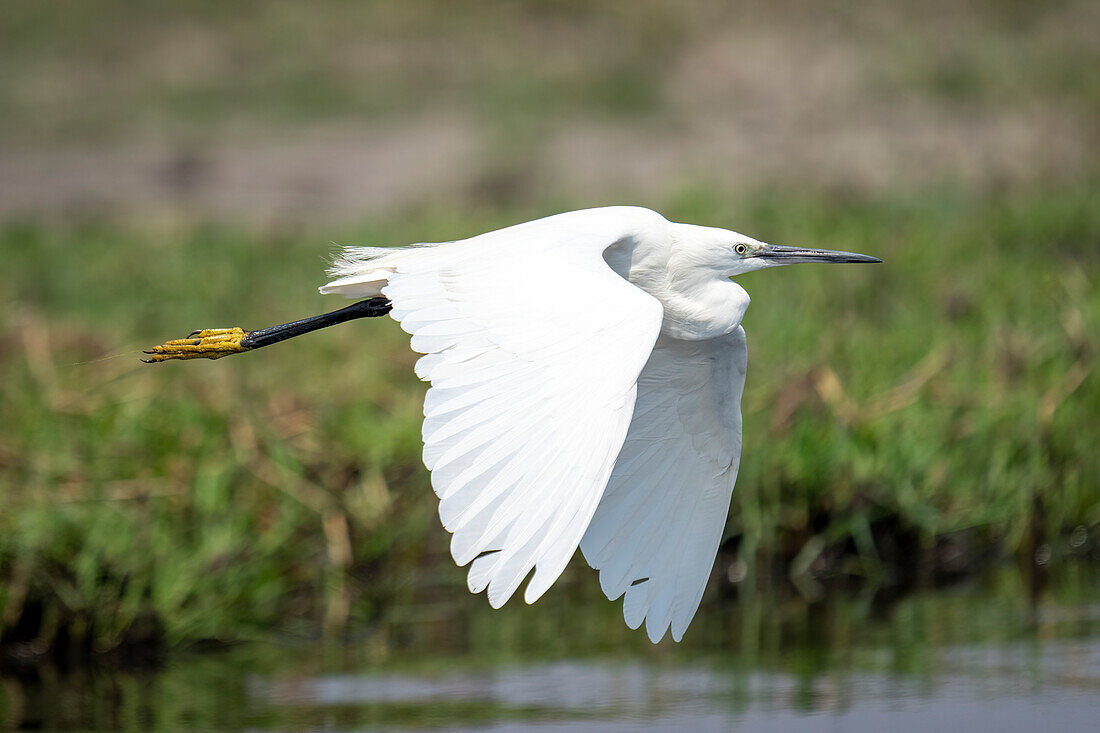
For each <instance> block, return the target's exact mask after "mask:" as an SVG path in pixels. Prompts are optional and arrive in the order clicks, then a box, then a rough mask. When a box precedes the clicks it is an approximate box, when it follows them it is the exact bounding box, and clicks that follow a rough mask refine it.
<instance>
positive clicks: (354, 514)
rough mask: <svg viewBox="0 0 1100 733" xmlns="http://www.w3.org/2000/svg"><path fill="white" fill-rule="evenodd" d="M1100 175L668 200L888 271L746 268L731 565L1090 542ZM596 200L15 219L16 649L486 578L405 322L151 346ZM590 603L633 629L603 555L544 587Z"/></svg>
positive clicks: (10, 580) (763, 570)
mask: <svg viewBox="0 0 1100 733" xmlns="http://www.w3.org/2000/svg"><path fill="white" fill-rule="evenodd" d="M1095 190H1096V187H1095V186H1094V185H1092V184H1089V185H1086V186H1080V187H1067V188H1065V189H1062V190H1053V191H1050V190H1034V191H1031V192H1027V193H1014V194H1012V195H1011V196H977V195H974V194H966V193H962V192H958V191H951V190H943V191H932V192H927V193H925V194H923V195H921V196H916V197H902V198H896V197H895V198H891V197H889V196H884V197H881V198H878V199H862V198H853V197H845V196H841V195H834V196H824V195H814V196H803V197H801V198H800V197H797V196H795V197H792V196H791V195H789V194H787V195H783V196H779V195H769V194H767V193H763V194H761V195H759V196H756V197H748V198H743V199H735V200H733V201H731V200H729V199H727V198H724V197H722V196H720V195H719V194H718V193H716V192H714V191H711V190H708V189H698V190H687V191H683V192H682V193H681V194H679V195H678V196H673V197H672V198H671V199H670V200H669V202H668V205H667V206H664V207H663V209H662V210H663V212H664V213H665V214H666V215H668V216H669V217H670V218H673V219H676V220H681V221H698V222H706V223H708V224H715V225H728V226H737V227H739V228H743V229H745V230H746V231H748V232H750V233H752V234H753V235H755V236H758V237H759V238H761V239H764V240H767V241H774V242H788V243H806V244H813V245H816V246H822V247H828V248H831V249H843V250H852V251H861V252H868V253H873V254H875V255H878V256H881V257H882V258H883V259H884V260H885V262H886V264H885V265H882V266H878V267H875V268H864V267H831V268H824V267H808V266H807V267H792V268H783V269H782V270H776V271H768V272H764V273H754V274H751V275H749V276H746V277H744V278H743V279H742V282H743V283H744V285H745V286H746V288H747V289H748V290H749V291H750V293H751V294H752V297H753V305H752V306H751V307H750V309H749V312H748V315H747V317H746V321H745V325H746V330H747V331H748V334H749V341H750V354H751V356H750V367H749V368H750V373H749V380H748V387H747V390H746V394H745V398H744V413H745V444H744V457H743V460H742V467H741V474H740V477H739V480H738V485H737V490H736V492H735V498H734V502H733V508H732V512H731V516H730V520H729V526H728V531H727V538H728V542H727V543H726V544H725V545H724V548H723V551H722V554H721V555H720V559H719V563H718V572H717V574H718V575H720V576H723V577H726V576H728V577H731V578H732V577H733V576H734V575H737V574H738V573H739V572H740V571H736V569H737V568H744V570H745V573H747V574H748V576H749V578H750V579H754V578H755V579H760V578H765V577H767V576H768V575H769V572H770V570H771V569H772V568H776V567H778V568H787V567H790V568H792V571H791V572H792V574H793V575H794V576H795V580H796V581H797V582H799V583H800V588H803V589H804V590H805V589H806V588H809V589H810V590H808V591H806V592H809V593H811V594H812V593H814V592H815V591H813V586H814V585H815V584H816V583H817V582H818V581H819V580H827V579H828V577H829V576H836V577H841V578H843V577H849V578H869V579H871V580H872V581H874V583H877V584H885V585H891V584H897V583H900V582H903V580H904V579H903V578H901V577H900V575H902V574H903V572H902V570H899V569H898V568H904V567H905V566H907V565H913V564H914V563H917V564H924V563H926V564H927V565H928V566H929V569H928V570H927V572H928V573H929V574H931V575H932V576H935V575H937V574H939V573H941V571H942V573H944V574H947V575H949V574H951V573H960V572H967V571H971V570H973V569H974V568H976V567H978V566H980V565H981V564H982V563H983V562H986V561H988V560H989V559H991V558H996V557H1002V556H1003V555H1004V554H1005V553H1018V554H1020V555H1021V556H1022V557H1024V558H1026V559H1029V560H1030V558H1031V557H1032V556H1033V555H1036V553H1040V554H1041V555H1042V561H1043V562H1058V561H1060V559H1061V558H1064V557H1068V556H1071V555H1074V554H1089V553H1094V552H1095V543H1096V542H1097V540H1098V538H1100V486H1098V485H1097V483H1096V480H1095V478H1096V476H1098V475H1100V453H1098V452H1097V451H1096V450H1095V446H1096V445H1097V444H1098V443H1100V424H1098V422H1097V420H1096V415H1098V414H1100V378H1098V376H1097V373H1096V370H1095V368H1094V367H1095V360H1096V354H1097V349H1098V347H1100V342H1098V334H1100V295H1098V292H1100V291H1098V288H1097V277H1098V275H1100V257H1098V255H1097V253H1098V252H1100V209H1098V208H1097V207H1096V206H1095ZM780 202H781V203H780ZM579 204H580V202H574V201H568V200H562V201H555V202H552V203H544V204H543V205H540V206H538V207H535V206H531V207H527V208H515V209H489V210H486V209H476V208H469V209H462V210H456V209H433V210H428V209H425V210H420V211H414V212H405V213H404V214H403V215H402V216H399V217H395V218H393V219H392V220H388V221H372V222H369V223H364V224H362V225H359V226H347V227H345V228H343V229H342V230H341V231H338V232H333V231H332V230H327V231H324V232H320V231H313V230H306V229H300V230H297V231H286V230H283V231H279V232H278V233H274V232H272V231H266V230H263V229H246V228H233V227H229V226H224V225H219V226H210V225H195V224H190V223H185V222H180V221H177V220H163V221H145V222H142V223H134V222H121V221H110V220H101V221H90V222H89V221H85V222H83V223H73V222H62V223H43V222H35V223H26V224H7V225H5V226H3V228H2V230H0V259H2V261H3V262H4V263H5V267H4V268H3V270H0V293H3V296H2V298H3V300H2V301H0V308H2V314H3V316H2V319H0V329H2V330H0V404H2V405H3V421H2V423H0V487H2V489H0V618H2V623H3V626H2V628H3V634H4V637H3V638H4V640H5V641H6V642H8V643H9V644H24V645H26V644H31V646H29V647H26V648H25V651H27V650H29V651H28V652H27V653H40V652H42V651H43V649H42V648H39V647H34V646H33V644H40V645H41V644H47V645H49V646H53V647H62V646H63V647H67V648H71V649H76V650H79V649H85V650H92V651H109V650H112V649H116V648H119V647H125V646H126V645H127V644H128V643H136V642H146V641H149V640H150V639H153V640H163V641H166V642H167V643H169V644H178V643H181V642H184V641H187V640H195V639H222V640H233V639H243V638H251V637H256V636H260V635H264V634H266V633H269V632H270V631H271V630H273V629H279V630H282V631H287V632H291V633H296V634H300V635H306V636H313V635H316V634H318V633H321V632H322V631H323V630H326V629H327V630H330V631H334V630H340V629H344V628H348V627H350V628H364V627H369V626H370V625H371V624H375V623H379V622H382V621H384V620H385V619H387V618H388V615H389V614H390V613H391V612H392V609H394V608H398V607H400V608H402V609H404V610H403V611H402V613H408V612H409V608H416V607H420V608H422V609H423V612H424V613H428V614H431V613H442V612H445V611H444V610H440V609H436V608H435V606H434V604H433V603H432V599H433V598H434V597H435V596H434V595H433V594H435V593H437V592H439V591H438V590H433V589H438V588H444V589H448V588H449V589H459V590H461V589H462V588H464V573H463V571H461V570H458V569H455V568H454V567H453V566H452V564H451V561H450V558H449V555H448V553H447V535H446V533H445V532H443V531H442V530H441V529H440V528H439V526H438V522H437V520H436V518H435V514H434V513H435V500H434V496H433V494H432V492H431V489H430V487H429V484H428V479H427V472H426V471H425V470H424V469H423V468H422V466H421V464H420V461H419V448H420V443H419V408H420V401H421V396H422V391H423V388H424V387H423V385H421V384H420V383H419V382H417V381H416V379H415V377H414V376H413V375H412V368H411V367H412V364H413V362H414V355H413V354H412V353H411V352H410V351H409V350H408V347H407V344H406V337H405V336H404V334H403V333H401V332H400V330H399V329H398V328H397V327H396V326H395V325H394V324H393V323H392V322H390V321H389V319H378V320H375V321H370V322H362V321H360V322H354V323H352V324H348V325H345V326H341V327H339V328H335V329H331V330H327V331H322V332H319V333H317V334H313V335H310V336H307V337H304V338H302V339H298V340H295V341H292V342H289V343H287V344H282V345H278V346H274V347H271V348H270V349H268V350H265V351H264V352H263V353H261V354H248V355H244V356H240V357H236V358H232V359H223V360H221V361H217V362H205V361H204V362H197V363H169V364H164V365H158V366H145V365H141V364H138V363H137V357H138V356H139V354H138V353H137V349H138V348H140V347H143V346H147V345H150V344H153V343H158V342H160V341H162V340H163V339H164V338H166V337H172V336H176V335H182V334H185V333H187V332H188V331H190V330H191V329H192V328H196V327H213V326H223V325H241V326H243V327H246V328H256V327H260V326H265V325H270V324H272V323H277V322H283V321H287V320H292V319H294V318H297V317H301V316H303V315H307V314H310V313H314V312H319V311H321V310H324V309H332V308H334V307H336V306H339V305H340V303H339V302H333V301H331V300H322V299H321V298H319V297H318V296H316V295H315V294H314V293H313V292H312V290H311V286H313V285H315V284H319V283H320V282H321V281H322V277H323V275H322V272H321V270H322V268H323V265H324V261H325V255H326V254H327V253H326V249H331V248H332V247H331V246H326V245H324V244H320V243H323V242H326V241H329V240H336V241H339V242H347V243H372V244H386V243H392V244H403V243H407V242H411V241H437V240H444V239H451V238H454V237H457V236H466V235H471V234H474V233H476V232H478V231H482V230H486V229H489V228H491V227H494V226H502V225H505V224H508V223H512V222H515V221H519V220H523V219H527V218H532V217H534V216H537V215H541V214H545V213H549V211H550V210H552V209H553V208H570V207H573V206H576V205H579ZM949 551H950V552H949ZM735 571H736V572H735ZM741 574H744V573H741ZM751 584H752V583H749V585H751ZM714 585H715V584H712V590H711V591H710V595H709V596H708V598H713V595H714V594H715V593H721V592H725V591H723V590H717V591H716V590H714V588H713V586H714ZM718 586H720V588H728V587H729V586H728V584H718ZM567 598H582V599H590V600H591V603H590V604H587V603H586V608H587V607H589V606H591V608H590V609H589V610H590V611H591V610H592V609H595V608H604V609H605V610H606V613H605V614H603V615H602V616H598V617H597V616H593V620H592V623H593V624H596V625H598V626H600V628H601V629H603V632H601V633H610V632H608V631H607V630H608V629H617V628H619V625H620V624H619V623H618V622H616V623H614V624H608V625H606V626H605V625H603V622H602V621H601V619H613V618H614V617H617V616H618V613H619V612H618V609H617V604H616V605H614V606H613V605H612V604H609V603H606V601H599V600H598V599H599V590H598V586H597V584H596V582H595V577H594V575H593V574H592V573H590V572H588V571H586V570H584V569H583V568H582V567H581V563H580V561H577V562H576V563H575V564H574V566H573V567H572V568H571V569H570V570H569V571H568V572H567V574H566V577H565V578H564V579H563V583H562V584H561V585H560V586H559V587H556V588H555V589H554V590H553V591H551V593H550V594H549V595H548V597H547V599H546V600H544V601H543V602H542V603H540V604H539V605H540V606H541V607H543V608H545V607H546V606H548V605H549V606H553V605H554V604H563V603H564V602H565V600H566V599H567ZM472 602H476V603H480V602H481V599H472ZM711 602H713V601H709V602H708V601H707V600H704V606H703V612H702V613H703V615H706V613H707V611H706V609H707V607H708V603H711ZM483 605H484V604H481V606H483ZM481 606H478V607H479V608H480V609H481V610H480V612H481V613H483V614H484V615H486V616H488V615H489V611H488V609H487V607H486V608H481ZM433 609H434V610H433ZM515 613H521V611H516V612H515ZM525 618H527V619H528V620H530V619H532V618H533V616H525ZM494 623H496V622H495V621H494ZM621 631H622V634H621V635H620V634H618V633H616V634H615V636H614V637H613V638H616V639H620V638H621V636H622V635H625V634H628V633H629V632H628V631H627V630H626V629H625V628H623V629H622V630H621ZM530 633H533V634H536V635H537V632H535V631H531V632H530ZM609 638H612V637H609ZM20 648H24V647H20ZM36 650H37V651H36Z"/></svg>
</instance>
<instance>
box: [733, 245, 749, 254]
mask: <svg viewBox="0 0 1100 733" xmlns="http://www.w3.org/2000/svg"><path fill="white" fill-rule="evenodd" d="M733 251H734V252H736V253H737V254H739V255H743V254H745V253H746V252H748V251H749V248H748V247H746V246H745V245H743V244H739V245H737V246H736V247H734V248H733Z"/></svg>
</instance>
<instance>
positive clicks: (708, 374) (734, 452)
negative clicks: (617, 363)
mask: <svg viewBox="0 0 1100 733" xmlns="http://www.w3.org/2000/svg"><path fill="white" fill-rule="evenodd" d="M747 354H748V351H747V348H746V343H745V331H744V329H742V328H741V327H740V326H739V327H738V328H737V329H736V330H735V331H733V332H732V333H730V334H729V335H728V336H724V337H722V338H717V339H711V340H708V341H681V340H678V339H671V338H668V337H666V336H662V337H661V338H660V339H658V340H657V344H656V347H655V348H654V350H653V354H652V355H651V356H650V358H649V362H648V363H647V364H646V366H645V369H643V370H642V374H641V376H640V377H639V378H638V398H637V402H636V404H635V407H634V417H633V420H632V421H631V423H630V431H629V432H628V433H627V437H626V441H625V443H624V444H623V448H622V451H621V453H620V454H619V458H618V461H617V463H616V465H615V470H614V472H613V473H612V475H611V479H610V481H609V483H608V485H607V490H606V491H605V492H604V495H603V498H602V499H601V500H600V504H599V506H598V507H597V508H596V513H595V515H594V516H593V518H592V522H591V524H590V525H589V527H588V531H587V532H586V534H585V535H584V538H583V539H582V540H581V551H582V552H583V553H584V556H585V559H587V560H588V563H589V565H591V566H592V567H593V568H596V569H597V570H599V571H600V586H601V587H602V588H603V591H604V593H606V594H607V597H608V598H610V599H611V600H615V599H616V598H618V597H619V596H621V595H623V594H624V593H625V595H626V598H625V599H624V601H623V616H624V617H625V618H626V623H627V625H628V626H630V628H632V629H636V628H638V626H639V625H641V623H642V621H643V619H644V620H645V622H646V631H647V633H648V634H649V638H650V639H651V640H652V641H653V642H654V643H656V642H658V641H660V639H661V637H663V636H664V634H665V631H666V630H667V629H668V628H669V625H670V624H671V626H672V638H673V639H675V640H676V641H679V640H680V639H681V637H683V635H684V631H685V630H686V629H687V627H688V624H689V623H691V619H692V617H694V616H695V611H696V610H697V609H698V608H699V601H700V599H701V598H702V597H703V589H704V588H705V587H706V584H707V580H708V579H709V577H710V570H711V567H712V566H713V565H714V557H715V554H716V553H717V550H718V543H719V542H720V541H721V538H722V531H723V528H724V527H725V523H726V514H727V512H728V511H729V504H730V497H731V495H732V492H733V484H734V482H735V481H736V480H737V466H738V462H739V460H740V457H741V392H742V390H743V389H744V386H745V368H746V364H747Z"/></svg>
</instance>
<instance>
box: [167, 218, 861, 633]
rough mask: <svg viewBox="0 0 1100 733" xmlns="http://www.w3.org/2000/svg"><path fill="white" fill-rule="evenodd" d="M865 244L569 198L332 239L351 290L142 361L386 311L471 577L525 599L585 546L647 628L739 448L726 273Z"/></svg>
mask: <svg viewBox="0 0 1100 733" xmlns="http://www.w3.org/2000/svg"><path fill="white" fill-rule="evenodd" d="M880 261H881V260H879V259H877V258H875V257H870V256H868V255H862V254H854V253H851V252H834V251H830V250H820V249H804V248H800V247H786V246H779V245H774V244H766V243H764V242H760V241H757V240H755V239H753V238H752V237H747V236H745V235H743V234H738V233H737V232H733V231H730V230H727V229H718V228H713V227H706V226H697V225H692V224H677V223H674V222H671V221H668V220H667V219H665V218H664V217H663V216H661V215H660V214H658V213H656V212H654V211H651V210H649V209H645V208H639V207H630V206H613V207H605V208H596V209H585V210H581V211H572V212H567V213H563V214H558V215H555V216H550V217H547V218H544V219H538V220H536V221H531V222H527V223H524V224H519V225H516V226H511V227H508V228H505V229H500V230H497V231H493V232H488V233H486V234H481V235H479V236H476V237H472V238H470V239H464V240H461V241H454V242H444V243H439V244H415V245H412V246H408V247H401V248H381V247H349V248H346V249H344V250H343V252H342V253H341V254H340V255H339V256H338V259H337V260H336V261H335V264H334V265H333V266H332V268H331V269H330V271H329V274H330V275H331V277H332V280H331V281H330V282H328V283H327V284H325V285H322V286H321V288H320V291H321V293H323V294H335V295H342V296H345V297H347V298H354V299H360V302H358V303H356V304H354V305H352V306H349V307H347V308H344V309H341V310H338V311H334V312H332V313H327V314H323V315H319V316H314V317H312V318H307V319H304V320H302V321H296V322H294V323H289V324H283V325H280V326H273V327H270V328H265V329H260V330H257V331H245V330H243V329H240V328H232V329H206V330H202V331H196V332H193V333H192V334H191V336H189V337H188V338H186V339H177V340H174V341H169V342H167V343H165V344H163V345H161V346H157V347H154V348H153V349H151V350H150V351H149V352H147V353H148V354H150V356H149V358H148V359H147V361H151V362H159V361H165V360H168V359H191V358H219V357H221V356H226V355H228V354H235V353H240V352H244V351H250V350H253V349H256V348H259V347H262V346H266V345H269V344H271V343H276V342H278V341H282V340H285V339H287V338H290V337H293V336H298V335H301V334H302V333H307V332H309V331H313V330H316V329H318V328H324V327H326V326H331V325H334V324H335V323H341V322H344V321H347V320H351V319H354V318H362V317H369V316H380V315H384V314H386V313H388V314H389V315H390V316H391V317H392V318H394V319H395V320H396V321H398V322H399V323H400V324H401V328H402V329H404V330H405V331H407V332H408V333H409V334H411V335H412V342H411V344H412V348H413V350H415V351H417V352H419V353H421V354H423V356H422V357H421V358H420V359H419V361H418V362H417V364H416V374H417V375H418V376H419V377H420V378H421V379H422V380H424V381H427V382H430V383H431V387H430V388H429V389H428V391H427V395H426V396H425V399H424V423H423V437H424V464H425V466H427V468H428V469H429V471H430V472H431V483H432V488H433V489H434V490H435V493H436V494H437V495H438V497H439V517H440V519H441V520H442V523H443V526H444V528H446V529H447V531H448V532H450V533H451V535H452V536H451V554H452V556H453V557H454V560H455V562H456V563H457V564H458V565H459V566H466V565H469V571H468V585H469V588H470V591H472V592H473V593H480V592H481V591H487V595H488V598H489V603H490V605H492V606H493V607H494V608H499V607H500V606H502V605H503V604H504V603H505V602H506V601H508V599H509V598H511V597H512V595H513V594H515V592H516V591H517V590H518V589H519V587H520V585H521V584H522V583H523V581H524V579H526V578H527V577H528V576H530V581H529V582H528V583H527V585H526V588H525V590H524V593H523V598H524V600H525V601H526V602H527V603H533V602H534V601H535V600H536V599H538V598H539V597H540V596H541V595H542V594H543V593H545V592H546V591H547V589H549V588H550V586H551V585H553V583H554V581H555V580H557V578H558V576H559V575H561V573H562V571H563V570H564V569H565V566H566V564H567V563H568V562H569V560H570V558H572V556H573V554H574V552H575V551H576V550H577V548H578V547H580V550H581V552H582V554H583V555H584V558H585V560H587V562H588V564H589V565H591V566H592V567H593V568H594V569H596V570H598V571H599V581H600V586H601V588H602V589H603V592H604V593H605V594H606V595H607V597H608V598H609V599H611V600H616V599H618V598H620V597H623V599H624V600H623V615H624V617H625V620H626V623H627V625H628V626H630V627H631V628H633V629H636V628H638V627H639V626H640V625H641V624H642V623H643V622H645V625H646V631H647V633H648V635H649V638H650V639H651V640H652V641H653V642H654V643H656V642H658V641H660V640H661V639H662V638H663V637H664V635H665V634H666V632H668V631H670V630H671V635H672V638H673V639H675V640H676V641H679V640H680V639H681V638H682V637H683V635H684V632H685V630H686V629H687V628H688V624H690V623H691V620H692V618H693V617H694V615H695V612H696V610H697V609H698V607H699V602H700V600H701V598H702V596H703V590H704V588H705V587H706V584H707V580H708V578H709V576H710V572H711V568H712V566H713V564H714V558H715V556H716V554H717V550H718V544H719V542H720V540H721V538H722V531H723V528H724V526H725V521H726V515H727V513H728V510H729V505H730V498H731V496H732V492H733V486H734V482H735V481H736V479H737V467H738V463H739V461H740V456H741V394H742V390H743V388H744V384H745V369H746V364H747V355H748V352H747V349H746V342H745V331H744V329H743V328H742V327H741V319H742V318H743V316H744V315H745V310H746V309H747V308H748V306H749V295H748V293H747V292H745V290H744V288H742V287H741V286H740V285H738V284H737V283H736V282H734V281H733V280H732V279H731V278H734V277H736V276H738V275H741V274H744V273H746V272H751V271H753V270H760V269H763V268H766V267H775V266H778V265H791V264H795V263H800V262H880Z"/></svg>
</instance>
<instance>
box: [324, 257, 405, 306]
mask: <svg viewBox="0 0 1100 733" xmlns="http://www.w3.org/2000/svg"><path fill="white" fill-rule="evenodd" d="M424 246H425V245H412V246H410V247H395V248H391V247H345V248H344V249H343V250H342V251H341V252H340V254H338V255H337V256H336V259H335V260H334V261H333V263H332V266H331V267H329V268H328V270H327V272H328V275H329V277H331V278H332V280H331V281H330V282H327V283H325V284H324V285H322V286H321V287H320V288H318V289H319V290H320V291H321V294H322V295H329V294H336V295H343V296H344V297H345V298H377V297H379V296H381V295H382V288H383V287H385V286H386V283H387V281H388V280H389V277H390V275H392V274H393V273H394V272H395V271H396V270H397V266H398V264H399V263H401V262H402V261H403V260H405V259H407V258H408V255H409V254H410V253H411V252H413V251H416V250H420V249H422V248H423V247H424Z"/></svg>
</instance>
